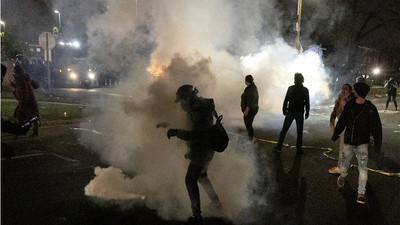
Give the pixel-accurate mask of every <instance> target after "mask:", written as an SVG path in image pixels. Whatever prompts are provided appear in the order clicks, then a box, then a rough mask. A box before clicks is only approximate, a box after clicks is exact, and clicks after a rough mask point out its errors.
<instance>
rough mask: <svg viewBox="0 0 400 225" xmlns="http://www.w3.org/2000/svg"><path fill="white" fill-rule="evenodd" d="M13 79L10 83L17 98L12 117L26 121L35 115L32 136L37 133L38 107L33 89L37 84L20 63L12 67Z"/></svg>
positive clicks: (37, 86)
mask: <svg viewBox="0 0 400 225" xmlns="http://www.w3.org/2000/svg"><path fill="white" fill-rule="evenodd" d="M14 79H15V81H14V82H13V83H12V86H13V88H14V94H15V97H16V98H17V100H18V105H17V108H16V109H15V111H14V117H15V118H16V119H17V121H18V122H19V123H20V124H22V123H27V122H28V121H31V120H32V118H34V117H37V118H38V119H37V120H34V121H33V134H32V136H37V135H39V120H40V116H39V109H38V105H37V101H36V96H35V93H34V90H35V89H37V88H39V84H38V83H37V82H35V81H33V80H31V78H30V77H29V75H28V74H26V73H25V72H24V71H23V70H22V67H21V66H20V65H16V66H15V67H14Z"/></svg>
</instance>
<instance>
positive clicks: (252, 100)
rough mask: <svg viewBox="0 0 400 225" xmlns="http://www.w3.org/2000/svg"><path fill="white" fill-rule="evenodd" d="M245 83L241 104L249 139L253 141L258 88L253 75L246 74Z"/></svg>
mask: <svg viewBox="0 0 400 225" xmlns="http://www.w3.org/2000/svg"><path fill="white" fill-rule="evenodd" d="M245 84H246V86H247V87H246V88H245V89H244V91H243V94H242V101H241V103H240V106H241V108H242V112H243V120H244V124H245V125H246V129H247V133H248V136H249V140H250V141H253V138H254V130H253V121H254V117H255V116H256V114H257V112H258V90H257V86H256V85H255V84H254V79H253V76H251V75H247V76H246V78H245Z"/></svg>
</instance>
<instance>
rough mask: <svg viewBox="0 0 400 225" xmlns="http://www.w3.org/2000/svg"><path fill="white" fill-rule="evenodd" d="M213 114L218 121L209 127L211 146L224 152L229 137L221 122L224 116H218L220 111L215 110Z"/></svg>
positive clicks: (217, 150)
mask: <svg viewBox="0 0 400 225" xmlns="http://www.w3.org/2000/svg"><path fill="white" fill-rule="evenodd" d="M213 115H214V116H215V118H216V119H217V122H216V123H215V124H214V125H213V126H212V127H210V129H209V143H210V148H211V149H213V150H214V151H216V152H223V151H225V149H226V147H227V146H228V143H229V137H228V134H227V133H226V130H225V128H224V127H223V126H222V123H221V121H222V118H223V116H222V115H220V116H218V113H217V111H215V110H214V112H213Z"/></svg>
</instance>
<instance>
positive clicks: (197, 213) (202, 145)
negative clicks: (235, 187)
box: [167, 85, 221, 225]
mask: <svg viewBox="0 0 400 225" xmlns="http://www.w3.org/2000/svg"><path fill="white" fill-rule="evenodd" d="M197 93H198V90H197V89H196V88H193V86H192V85H183V86H181V87H180V88H179V89H178V91H177V92H176V100H175V102H176V103H180V105H181V107H182V109H183V110H184V111H185V112H186V113H187V115H188V123H189V124H188V125H189V127H190V128H191V129H190V130H181V129H169V130H168V133H167V137H168V139H170V138H171V137H173V136H176V137H178V138H180V139H182V140H185V141H187V142H188V146H189V151H188V152H187V153H186V154H185V158H187V159H190V164H189V167H188V170H187V173H186V177H185V184H186V189H187V191H188V194H189V198H190V202H191V208H192V213H193V216H192V217H189V218H188V220H187V222H186V224H188V225H192V224H196V225H197V224H199V225H202V224H203V218H202V216H201V208H200V192H199V186H198V184H197V182H199V183H200V184H201V185H202V187H203V189H204V190H205V191H206V193H207V195H208V197H209V198H210V199H211V202H212V205H213V206H215V207H220V206H221V203H220V201H219V198H218V195H217V194H216V192H215V190H214V188H213V186H212V184H211V182H210V179H209V178H208V175H207V168H208V166H209V164H210V162H211V160H212V158H213V156H214V150H213V149H210V148H209V146H207V141H206V137H205V136H206V133H207V131H208V130H209V128H210V127H211V126H212V125H213V113H214V111H215V106H214V100H213V99H206V98H202V97H199V96H197Z"/></svg>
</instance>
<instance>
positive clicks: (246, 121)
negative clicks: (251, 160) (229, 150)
mask: <svg viewBox="0 0 400 225" xmlns="http://www.w3.org/2000/svg"><path fill="white" fill-rule="evenodd" d="M257 113H258V108H256V109H250V110H249V114H247V116H243V120H244V125H246V130H247V134H248V136H249V140H253V137H254V130H253V121H254V117H255V116H256V114H257Z"/></svg>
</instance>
